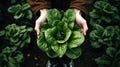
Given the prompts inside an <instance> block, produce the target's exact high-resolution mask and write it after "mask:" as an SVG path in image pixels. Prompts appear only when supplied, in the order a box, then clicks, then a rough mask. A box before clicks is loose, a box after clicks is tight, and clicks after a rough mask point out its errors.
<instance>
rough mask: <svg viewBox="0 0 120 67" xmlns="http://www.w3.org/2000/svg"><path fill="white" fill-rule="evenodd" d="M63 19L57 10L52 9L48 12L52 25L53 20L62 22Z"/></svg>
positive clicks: (48, 18) (49, 21)
mask: <svg viewBox="0 0 120 67" xmlns="http://www.w3.org/2000/svg"><path fill="white" fill-rule="evenodd" d="M61 17H62V16H61V13H60V11H58V10H57V9H50V10H48V12H47V20H48V23H49V24H52V21H53V20H60V19H61Z"/></svg>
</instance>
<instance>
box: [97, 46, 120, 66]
mask: <svg viewBox="0 0 120 67" xmlns="http://www.w3.org/2000/svg"><path fill="white" fill-rule="evenodd" d="M95 61H96V63H97V64H98V66H99V67H107V66H108V67H120V50H119V49H116V48H114V47H108V48H107V49H106V54H104V55H102V56H101V57H98V58H96V59H95Z"/></svg>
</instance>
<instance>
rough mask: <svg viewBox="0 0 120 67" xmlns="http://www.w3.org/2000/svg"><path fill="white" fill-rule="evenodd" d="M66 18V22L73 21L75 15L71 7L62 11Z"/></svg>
mask: <svg viewBox="0 0 120 67" xmlns="http://www.w3.org/2000/svg"><path fill="white" fill-rule="evenodd" d="M63 18H65V19H66V20H64V21H66V22H68V23H69V22H74V21H75V18H76V15H75V11H74V10H73V9H68V10H67V11H65V12H64V17H63Z"/></svg>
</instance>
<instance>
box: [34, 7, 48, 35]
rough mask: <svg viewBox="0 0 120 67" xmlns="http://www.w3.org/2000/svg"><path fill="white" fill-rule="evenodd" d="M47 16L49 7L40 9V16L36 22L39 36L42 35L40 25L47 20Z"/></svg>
mask: <svg viewBox="0 0 120 67" xmlns="http://www.w3.org/2000/svg"><path fill="white" fill-rule="evenodd" d="M46 16H47V9H42V10H40V16H39V17H38V19H37V20H36V22H35V28H34V29H35V31H36V33H37V36H38V35H40V25H41V24H42V23H44V22H45V21H46Z"/></svg>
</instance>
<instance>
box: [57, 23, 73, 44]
mask: <svg viewBox="0 0 120 67" xmlns="http://www.w3.org/2000/svg"><path fill="white" fill-rule="evenodd" d="M61 27H62V28H61ZM61 30H62V31H61ZM57 31H59V32H60V34H56V35H57V36H58V37H57V38H60V37H62V36H63V35H64V38H63V39H62V40H61V39H57V42H58V43H65V42H66V41H67V40H68V39H69V37H70V35H71V33H72V31H71V30H70V29H69V28H68V25H67V23H62V22H61V23H58V25H57ZM59 35H61V36H60V37H59Z"/></svg>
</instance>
